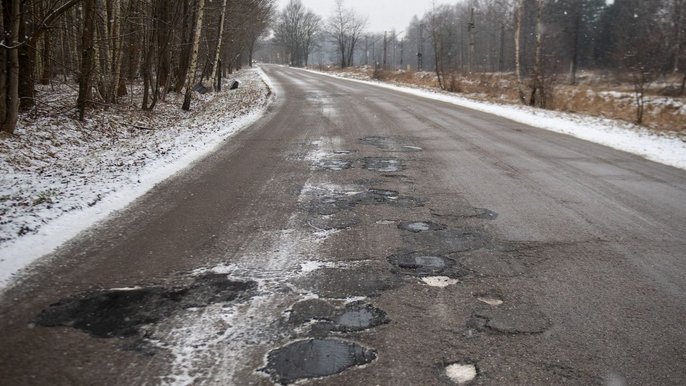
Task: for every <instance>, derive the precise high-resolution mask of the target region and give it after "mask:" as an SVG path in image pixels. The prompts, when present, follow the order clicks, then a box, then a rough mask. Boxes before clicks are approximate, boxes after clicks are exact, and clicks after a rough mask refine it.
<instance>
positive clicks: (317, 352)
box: [263, 339, 376, 384]
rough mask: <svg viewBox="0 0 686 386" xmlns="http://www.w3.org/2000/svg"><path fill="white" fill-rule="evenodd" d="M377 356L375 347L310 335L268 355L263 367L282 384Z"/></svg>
mask: <svg viewBox="0 0 686 386" xmlns="http://www.w3.org/2000/svg"><path fill="white" fill-rule="evenodd" d="M375 359H376V352H375V351H374V350H371V349H368V348H366V347H363V346H361V345H359V344H357V343H353V342H346V341H343V340H338V339H309V340H302V341H298V342H293V343H290V344H288V345H286V346H284V347H281V348H279V349H276V350H273V351H271V352H270V353H269V355H268V356H267V367H266V368H264V369H263V371H265V372H267V373H268V374H270V375H271V377H272V379H273V380H274V381H275V382H277V383H281V384H289V383H293V382H296V381H298V380H301V379H308V378H320V377H326V376H330V375H334V374H338V373H341V372H343V371H344V370H346V369H348V368H350V367H353V366H361V365H364V364H367V363H370V362H372V361H373V360H375Z"/></svg>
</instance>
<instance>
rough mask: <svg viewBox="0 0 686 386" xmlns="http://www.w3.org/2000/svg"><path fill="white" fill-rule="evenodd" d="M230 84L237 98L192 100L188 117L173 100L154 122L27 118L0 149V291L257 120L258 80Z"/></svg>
mask: <svg viewBox="0 0 686 386" xmlns="http://www.w3.org/2000/svg"><path fill="white" fill-rule="evenodd" d="M236 79H238V80H239V81H240V83H241V87H240V88H239V89H238V90H235V91H228V90H227V91H224V92H222V93H215V94H206V95H198V96H197V98H198V99H196V100H195V101H194V102H193V110H194V111H192V112H190V113H186V112H181V111H180V109H179V106H181V99H182V98H183V95H178V94H170V95H169V96H168V97H167V101H166V102H158V106H157V107H156V110H155V112H154V114H150V113H145V112H142V111H140V110H139V109H138V108H136V107H133V106H132V107H131V108H129V109H127V108H126V107H123V108H120V109H119V110H114V109H112V110H109V111H95V112H93V113H92V114H91V116H90V117H89V118H88V120H87V121H86V122H85V123H83V124H82V123H79V122H77V121H74V120H72V119H69V118H67V117H65V116H64V114H58V115H55V116H45V117H41V118H38V119H34V120H32V119H31V118H27V119H26V120H25V121H24V122H21V124H22V126H21V127H20V128H19V129H18V130H17V136H15V137H12V138H3V139H2V140H0V216H1V219H0V288H3V287H5V286H7V284H8V283H9V282H10V281H11V279H12V278H13V276H15V275H16V273H17V272H19V271H20V270H21V269H23V268H25V267H26V266H27V265H29V264H30V263H32V262H33V261H35V260H36V259H38V258H39V257H41V256H43V255H45V254H48V253H50V252H52V251H54V250H55V248H57V247H58V246H60V245H61V244H62V243H64V242H65V241H67V240H69V239H71V238H72V237H74V236H76V235H77V234H78V233H79V232H81V231H83V230H85V229H87V228H88V227H90V226H92V225H93V224H95V223H96V222H98V221H101V220H103V219H104V218H105V217H107V216H108V215H109V214H110V213H112V212H113V211H116V210H119V209H122V208H124V207H126V206H127V205H128V204H129V203H131V202H132V201H133V200H135V199H136V198H138V197H140V196H142V195H143V194H145V193H146V192H147V191H148V190H150V189H151V188H153V187H154V186H155V185H157V184H158V183H159V182H161V181H163V180H165V179H167V178H169V177H170V176H172V175H174V174H176V173H177V172H178V171H179V170H181V169H183V168H185V167H187V166H188V165H189V164H191V163H192V162H193V161H195V160H198V159H200V158H202V157H203V156H205V155H207V154H208V153H211V152H212V151H214V150H215V149H216V148H217V147H218V146H219V145H220V144H221V143H222V142H223V141H224V140H226V139H227V138H228V137H230V136H231V135H233V134H235V133H237V132H239V131H240V130H241V129H243V128H246V127H248V126H250V125H251V124H252V123H254V122H255V121H256V120H257V119H259V118H260V117H261V116H262V115H263V114H264V111H265V110H266V106H267V102H268V97H267V93H268V88H267V86H266V83H265V80H266V75H264V73H263V72H262V71H261V70H259V69H253V70H246V71H242V72H240V73H238V74H237V75H236ZM69 97H71V96H69ZM62 98H64V99H67V100H72V99H70V98H67V96H62ZM55 99H57V98H55ZM134 126H138V128H136V127H134ZM141 128H144V129H141Z"/></svg>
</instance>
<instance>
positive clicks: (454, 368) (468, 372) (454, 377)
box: [445, 363, 478, 385]
mask: <svg viewBox="0 0 686 386" xmlns="http://www.w3.org/2000/svg"><path fill="white" fill-rule="evenodd" d="M445 375H446V376H448V378H449V379H450V380H451V381H453V382H455V383H457V384H458V385H463V384H465V383H468V382H471V381H473V380H474V379H475V378H476V376H477V375H478V371H477V369H476V365H474V364H471V363H453V364H451V365H448V366H447V367H446V368H445Z"/></svg>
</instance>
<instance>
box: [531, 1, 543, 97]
mask: <svg viewBox="0 0 686 386" xmlns="http://www.w3.org/2000/svg"><path fill="white" fill-rule="evenodd" d="M542 17H543V0H537V1H536V54H535V56H534V74H533V87H532V89H531V98H530V100H529V105H531V106H537V107H543V104H544V101H543V99H544V94H545V90H544V89H543V87H544V86H543V81H542V77H543V74H542V73H541V71H542V68H541V61H542V57H541V51H542V47H543V22H542Z"/></svg>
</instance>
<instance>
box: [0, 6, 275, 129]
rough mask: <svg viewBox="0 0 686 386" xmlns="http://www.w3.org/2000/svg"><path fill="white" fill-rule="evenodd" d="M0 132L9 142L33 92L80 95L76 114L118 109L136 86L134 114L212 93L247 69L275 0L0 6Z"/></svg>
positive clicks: (186, 104) (33, 97)
mask: <svg viewBox="0 0 686 386" xmlns="http://www.w3.org/2000/svg"><path fill="white" fill-rule="evenodd" d="M0 7H1V9H0V10H1V13H2V18H0V31H2V32H3V39H2V46H1V49H0V71H1V73H0V123H1V124H2V131H4V132H6V133H10V134H11V133H13V132H14V130H15V129H16V126H17V120H18V117H19V114H20V113H21V112H26V111H31V110H32V109H33V108H34V107H35V106H36V104H37V103H38V98H37V95H36V86H37V85H50V84H51V82H60V83H63V84H67V85H69V86H71V87H74V88H75V89H77V90H78V92H77V96H76V100H75V101H73V106H74V109H75V111H74V112H75V114H76V115H77V116H78V118H79V119H81V120H83V119H84V117H85V116H86V114H87V111H88V110H89V109H90V108H92V107H97V106H108V105H113V104H117V103H118V102H119V101H120V99H121V98H122V97H124V96H126V95H127V94H128V93H130V89H131V87H133V86H134V85H136V86H139V87H142V89H143V91H142V92H141V93H140V94H141V97H140V100H139V101H138V102H137V103H138V105H139V106H140V109H142V110H146V111H149V110H153V109H154V108H155V106H156V104H157V102H158V101H159V100H164V99H165V97H166V95H167V94H168V93H169V92H177V93H183V94H184V96H185V97H184V100H183V105H182V106H180V107H182V108H183V109H184V110H189V109H190V108H191V102H192V96H193V89H194V87H195V86H196V85H197V84H198V83H200V82H202V81H203V80H204V81H205V83H207V84H208V85H209V88H210V89H212V88H213V87H215V85H216V86H219V87H220V86H221V82H220V81H217V79H220V78H221V76H222V75H223V74H228V73H231V72H232V71H233V70H235V69H237V68H240V67H241V66H244V65H251V64H252V55H253V52H254V50H255V46H256V43H257V41H258V39H259V38H260V36H262V35H263V34H264V33H265V31H267V29H268V27H269V24H270V21H271V15H272V14H273V12H274V9H275V3H274V0H231V1H228V0H3V1H2V4H1V5H0Z"/></svg>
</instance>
